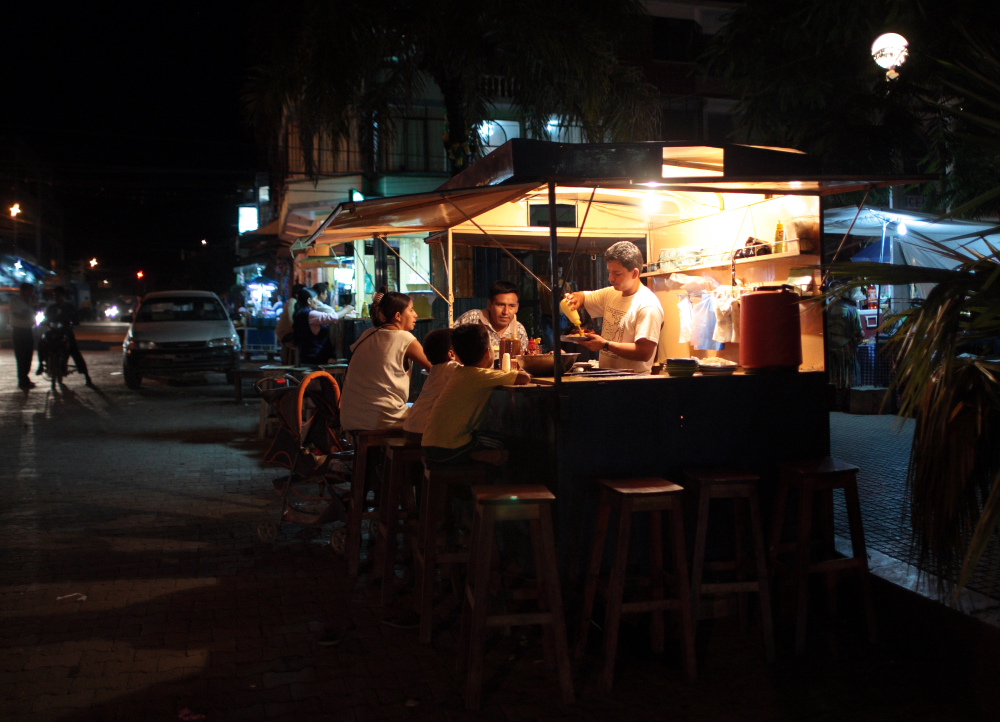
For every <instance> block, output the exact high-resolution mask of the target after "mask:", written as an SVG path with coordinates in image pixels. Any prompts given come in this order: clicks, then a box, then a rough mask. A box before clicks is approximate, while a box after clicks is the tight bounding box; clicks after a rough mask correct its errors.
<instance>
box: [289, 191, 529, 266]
mask: <svg viewBox="0 0 1000 722" xmlns="http://www.w3.org/2000/svg"><path fill="white" fill-rule="evenodd" d="M538 187H539V184H538V183H536V182H532V183H518V184H512V185H499V186H489V187H486V188H458V189H449V190H436V191H431V192H429V193H414V194H412V195H405V196H393V197H389V198H372V199H371V200H366V201H360V202H348V203H341V204H340V205H339V206H337V208H336V210H335V211H334V212H333V213H332V214H331V215H330V217H329V218H327V220H326V221H324V222H323V223H322V224H321V225H320V227H319V229H317V230H316V231H315V232H314V233H313V234H312V235H311V236H310V237H309V238H307V239H305V240H304V241H299V242H297V243H296V244H295V246H293V251H294V250H302V249H303V248H308V247H309V246H310V245H313V244H314V243H316V244H321V245H331V244H335V243H343V242H345V241H354V240H360V239H363V238H371V237H373V236H376V235H398V234H404V233H436V232H440V231H445V230H448V229H449V228H451V227H452V226H456V225H458V224H459V223H462V222H464V221H466V220H468V218H475V217H476V216H477V215H479V214H481V213H485V212H486V211H488V210H491V209H493V208H496V207H497V206H499V205H502V204H504V203H509V202H510V201H516V200H520V199H521V198H523V197H524V196H525V195H527V194H528V193H530V192H531V191H533V190H535V189H536V188H538Z"/></svg>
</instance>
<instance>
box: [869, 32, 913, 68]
mask: <svg viewBox="0 0 1000 722" xmlns="http://www.w3.org/2000/svg"><path fill="white" fill-rule="evenodd" d="M908 46H909V43H908V42H907V41H906V38H904V37H903V36H902V35H898V34H897V33H885V34H884V35H879V36H878V37H877V38H875V42H874V43H872V58H873V59H874V60H875V62H876V63H877V64H878V65H879V66H880V67H883V68H885V69H886V70H892V69H893V68H895V67H897V66H898V65H902V63H903V61H904V60H906V54H907V50H906V49H907V47H908Z"/></svg>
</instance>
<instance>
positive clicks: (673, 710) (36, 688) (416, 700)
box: [0, 350, 996, 722]
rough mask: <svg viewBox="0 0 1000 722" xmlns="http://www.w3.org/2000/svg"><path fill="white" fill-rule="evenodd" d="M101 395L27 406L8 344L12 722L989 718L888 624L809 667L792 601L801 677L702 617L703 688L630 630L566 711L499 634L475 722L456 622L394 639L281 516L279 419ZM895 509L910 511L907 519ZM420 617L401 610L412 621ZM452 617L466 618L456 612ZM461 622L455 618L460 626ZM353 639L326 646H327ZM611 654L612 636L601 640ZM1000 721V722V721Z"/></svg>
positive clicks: (5, 435) (4, 365) (969, 684)
mask: <svg viewBox="0 0 1000 722" xmlns="http://www.w3.org/2000/svg"><path fill="white" fill-rule="evenodd" d="M85 354H86V357H87V360H88V364H90V367H91V373H92V376H93V378H94V381H95V383H96V385H97V389H96V390H92V389H88V388H86V387H85V386H84V385H83V383H82V379H78V378H76V377H70V378H69V380H68V387H67V389H66V390H64V391H55V392H53V391H50V390H49V389H47V388H45V387H42V386H41V385H40V386H39V388H38V389H35V390H33V391H32V392H30V393H29V394H27V395H25V394H22V393H21V392H20V391H17V390H16V382H15V374H14V368H13V362H14V360H13V353H12V352H11V351H9V350H0V452H2V468H0V719H2V720H8V719H9V720H32V721H35V720H38V721H44V720H61V721H65V722H83V721H90V720H100V721H102V722H103V721H104V720H122V721H126V720H127V721H129V722H138V721H142V720H149V721H159V720H164V721H165V720H177V719H186V718H187V719H190V718H196V717H197V715H204V716H205V719H207V720H210V721H215V720H289V721H291V720H295V721H296V722H298V721H300V720H337V721H340V720H358V721H362V720H365V721H378V720H386V721H389V720H421V719H425V720H475V719H483V720H550V721H554V720H619V719H628V720H636V721H642V720H662V719H671V720H703V721H705V722H708V721H716V720H719V721H726V720H749V721H750V722H753V721H757V720H759V721H761V722H764V721H771V720H804V719H805V720H830V721H833V720H964V719H969V720H973V719H986V718H989V713H990V712H991V711H995V710H993V709H990V710H984V709H983V708H982V705H983V704H984V703H986V702H984V699H983V696H982V695H981V694H980V690H979V689H978V687H977V685H978V682H977V680H976V679H975V678H974V677H973V676H971V675H970V674H968V669H967V668H966V667H965V666H964V665H963V663H962V660H961V659H953V658H951V657H949V656H948V650H942V649H940V648H933V649H929V648H927V647H925V646H924V639H923V638H922V637H909V636H908V633H909V632H908V630H910V629H911V628H912V627H911V626H907V625H904V624H902V623H901V622H900V620H898V619H895V618H894V617H896V616H899V615H898V610H896V609H892V608H887V607H885V606H883V607H880V610H879V611H880V620H884V624H883V640H882V643H881V644H880V645H876V646H869V645H867V644H866V643H864V642H863V640H861V639H860V638H859V636H858V635H856V634H855V632H854V627H855V624H854V622H855V617H854V616H852V612H853V610H852V609H851V608H850V605H849V604H848V605H847V608H846V609H845V610H844V615H843V619H842V620H834V619H827V618H825V617H824V616H823V615H819V614H818V615H816V625H815V628H814V629H813V630H812V648H811V653H810V654H809V656H807V657H806V658H804V659H801V660H796V659H794V658H792V656H791V654H790V649H791V639H790V632H791V629H790V627H789V625H788V623H787V620H786V619H785V616H784V615H785V612H786V611H787V598H786V597H779V599H780V600H782V601H781V602H780V603H779V620H778V626H779V631H780V639H779V643H780V644H779V653H780V658H779V661H778V662H777V663H775V664H771V665H768V664H766V663H765V662H764V660H763V652H762V648H761V645H760V643H759V641H758V637H757V630H756V628H755V627H751V628H750V629H749V630H748V631H747V633H746V634H743V633H741V632H740V630H739V628H738V625H737V624H736V622H735V620H734V619H724V620H719V621H716V622H703V623H702V625H701V627H700V630H699V635H700V637H699V655H700V658H699V662H700V670H699V679H698V681H696V682H693V683H689V682H686V681H684V679H683V675H682V673H681V668H680V663H679V659H678V658H677V655H676V650H675V648H674V647H669V648H668V652H667V654H666V655H664V656H663V657H662V658H661V657H657V656H653V655H651V654H649V653H648V652H647V651H645V648H644V643H645V641H646V640H645V630H644V628H643V627H642V626H641V625H638V624H637V625H634V626H633V625H629V626H627V627H626V628H625V629H624V637H625V639H624V641H623V650H622V662H621V664H620V666H619V672H618V677H617V682H616V687H615V690H614V692H613V694H612V695H610V696H609V697H607V698H599V697H596V696H595V695H594V694H593V692H592V688H593V684H592V682H593V674H594V672H595V669H594V667H595V665H594V652H596V650H591V656H588V658H587V659H585V660H584V662H583V663H582V664H581V666H580V669H579V670H578V674H577V677H576V681H577V689H578V691H579V698H580V701H578V702H577V703H576V704H573V705H563V704H561V703H559V702H558V694H557V693H556V687H555V685H554V684H553V682H552V676H551V675H550V674H549V673H548V671H547V670H545V669H544V668H543V665H542V664H541V662H540V661H539V659H538V656H539V655H538V653H539V644H538V639H537V637H535V636H534V635H528V636H524V637H522V636H520V635H519V634H518V633H517V632H516V631H515V633H514V635H513V636H511V637H507V638H504V637H501V638H500V639H499V641H498V642H497V643H496V644H495V646H493V647H492V649H491V652H490V659H489V662H488V671H489V673H490V674H491V676H492V675H493V674H495V673H496V672H497V670H498V669H499V670H500V677H499V681H497V682H495V683H493V684H491V685H490V686H489V687H488V688H487V690H486V694H485V697H484V700H485V701H484V707H483V711H482V713H481V714H479V715H470V714H468V713H466V712H465V711H464V710H463V708H462V694H461V685H460V680H459V679H458V678H457V677H456V676H455V674H454V671H453V670H454V661H455V645H456V636H457V629H456V627H457V624H456V620H455V617H454V614H452V613H449V612H448V610H447V609H446V611H445V613H444V614H443V615H442V620H441V625H440V630H439V633H438V635H437V636H436V638H435V642H434V644H433V645H427V646H425V645H421V644H419V642H418V641H417V638H416V633H415V632H412V631H404V630H398V629H394V628H391V627H388V626H386V625H384V624H381V623H380V619H381V618H382V616H384V615H385V614H386V613H387V612H388V611H391V610H385V609H382V608H380V607H379V606H378V604H377V600H378V589H377V587H376V586H374V585H372V584H370V583H369V582H368V580H367V579H364V578H362V579H361V580H359V581H357V582H353V581H351V580H349V579H348V578H347V575H346V565H345V563H344V560H343V558H342V557H339V556H337V555H336V554H335V553H334V552H333V551H332V550H331V549H330V547H329V545H328V544H326V543H325V540H326V537H328V536H329V528H326V529H325V530H324V532H325V536H315V535H313V534H312V533H311V531H312V530H308V529H306V530H303V529H301V528H289V527H286V529H285V531H284V533H283V535H282V537H281V538H280V539H279V540H278V542H276V543H275V544H273V545H265V544H262V543H261V542H260V541H259V540H258V539H257V537H256V524H257V522H259V521H260V520H262V519H265V518H275V516H276V514H277V511H278V503H277V502H278V500H277V497H276V496H275V494H274V491H273V488H272V486H271V479H272V478H273V477H275V476H277V475H279V473H280V471H279V470H275V469H270V468H267V467H265V466H264V465H263V464H262V462H261V457H262V454H263V448H262V447H261V445H260V443H259V442H258V441H257V439H256V422H257V417H258V410H259V406H258V403H257V401H256V400H255V399H253V398H252V395H248V397H247V398H246V399H245V403H244V404H243V405H237V404H236V403H234V401H233V391H232V386H229V385H226V384H225V382H224V379H223V378H222V376H209V377H207V378H206V379H205V380H202V381H192V382H190V383H185V384H166V383H162V382H157V381H148V382H144V385H143V388H142V389H141V390H140V391H138V392H131V391H127V390H126V389H125V386H124V383H123V382H122V380H121V376H120V375H118V372H119V371H120V368H119V365H120V353H117V352H114V351H109V352H97V351H91V352H85ZM887 513H888V512H887ZM407 601H408V597H405V596H404V597H403V598H402V600H401V604H403V603H405V602H407ZM446 606H447V605H446ZM453 608H454V605H452V609H453ZM327 628H339V629H344V630H345V631H346V632H347V635H346V638H345V639H344V641H342V642H341V643H340V644H339V645H337V646H333V647H322V646H320V645H318V644H317V640H318V639H319V637H320V634H321V633H322V631H323V630H324V629H327ZM595 636H596V635H595ZM993 718H996V717H993Z"/></svg>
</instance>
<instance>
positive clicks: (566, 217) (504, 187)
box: [293, 139, 926, 577]
mask: <svg viewBox="0 0 1000 722" xmlns="http://www.w3.org/2000/svg"><path fill="white" fill-rule="evenodd" d="M922 180H926V179H924V178H901V177H875V178H872V177H867V178H856V177H845V176H836V177H833V176H824V175H822V174H820V173H818V172H817V171H816V168H815V167H814V163H813V160H812V159H811V158H809V157H808V156H806V155H804V154H802V153H799V152H797V151H793V150H788V149H776V148H760V147H751V146H740V145H713V146H709V145H698V146H695V145H690V144H681V143H670V142H650V143H624V144H600V145H569V144H556V143H548V142H543V141H533V140H520V139H519V140H513V141H510V142H509V143H507V144H505V145H504V146H502V147H501V148H499V149H497V150H496V151H494V152H493V153H491V154H490V155H488V156H487V157H485V158H484V159H482V160H481V161H479V162H477V163H476V164H475V165H473V166H471V167H470V168H468V169H467V170H465V171H464V172H462V173H460V174H459V175H457V176H455V177H454V178H452V179H451V180H450V181H448V182H447V183H446V184H445V185H443V186H442V187H441V188H439V189H438V190H437V191H434V192H431V193H421V194H415V195H409V196H398V197H392V198H381V199H372V200H368V201H364V202H360V203H345V204H342V205H341V206H339V207H338V208H337V209H336V210H335V211H334V213H333V214H331V216H330V218H328V219H327V220H326V221H325V222H324V223H323V224H321V225H320V227H319V229H318V230H317V231H316V232H315V233H314V234H313V235H312V236H311V237H310V238H309V239H307V240H306V241H305V242H303V243H302V244H300V248H303V249H304V248H308V247H310V246H312V245H314V244H333V243H340V242H344V241H346V240H351V239H357V238H363V237H376V238H379V237H384V236H385V235H392V234H396V233H409V234H412V233H417V232H424V233H427V234H428V240H429V242H430V243H434V244H438V245H439V247H440V251H441V253H440V256H441V259H442V265H443V268H444V271H445V279H444V281H445V283H444V284H442V286H441V287H438V288H436V289H435V290H436V291H437V292H438V293H439V294H440V295H441V297H442V298H444V299H445V301H447V302H448V304H449V309H450V308H451V305H452V304H453V303H454V294H453V283H452V277H453V273H452V272H451V270H452V268H453V263H452V261H453V258H454V248H455V246H456V245H457V244H476V245H495V246H497V247H499V248H501V249H504V250H508V251H509V249H512V248H536V249H547V250H548V252H549V258H550V263H549V268H550V269H551V271H552V272H551V274H550V277H549V278H546V279H541V278H537V277H535V278H536V280H537V282H538V283H539V284H540V285H542V286H544V287H545V288H548V289H551V288H553V287H556V286H557V278H556V266H557V263H556V261H555V259H556V257H557V254H558V253H559V252H561V251H570V252H579V251H581V250H583V249H587V253H590V254H599V253H602V252H603V251H604V249H606V248H607V247H608V246H610V245H611V244H612V243H614V242H616V241H619V240H630V241H632V242H634V243H635V244H636V245H637V246H638V247H639V248H640V250H642V251H643V254H644V257H645V259H646V261H647V264H646V269H645V271H644V273H643V274H642V275H643V276H644V277H645V282H646V283H647V285H648V286H649V287H650V288H651V289H652V290H653V291H654V292H655V293H656V295H657V297H658V298H659V299H660V301H661V303H662V305H663V308H664V326H663V329H662V333H661V337H660V345H659V350H658V354H657V358H658V360H660V361H663V360H665V359H667V358H672V357H690V356H695V357H699V358H707V357H721V358H723V359H727V360H731V361H737V360H739V358H740V338H739V337H738V336H734V337H731V338H730V339H729V340H728V341H727V342H725V343H719V344H718V345H717V346H714V347H711V348H705V347H704V345H705V344H700V345H699V344H698V343H696V342H695V341H694V340H693V339H692V338H691V335H690V333H688V334H687V336H685V333H684V332H685V328H684V327H685V320H684V317H683V315H682V314H683V306H684V302H685V301H686V300H688V299H685V298H684V296H685V295H689V294H691V293H692V289H698V290H700V291H701V292H702V293H715V292H716V291H718V292H720V293H728V294H730V296H732V295H735V296H737V297H739V296H742V295H743V294H746V293H753V292H755V291H756V290H757V289H759V288H760V287H763V286H772V285H775V284H779V285H780V284H792V285H793V286H794V288H795V290H796V291H797V292H799V293H801V294H803V295H811V294H818V293H819V285H820V282H821V279H820V277H819V271H818V269H817V266H818V264H819V263H820V261H821V259H823V258H824V249H823V248H822V238H823V236H822V207H823V202H824V198H825V197H826V196H829V195H832V194H837V193H844V192H849V191H859V190H868V189H872V188H876V187H881V186H888V185H900V184H909V183H914V182H919V181H922ZM294 250H295V249H294V248H293V251H294ZM525 272H527V273H531V271H530V270H529V269H527V268H525ZM532 275H534V274H532ZM557 302H558V299H557V298H553V309H552V314H553V316H554V317H555V316H558V313H559V311H558V309H557V308H556V307H555V306H556V304H557ZM820 309H821V307H820V306H817V305H813V304H800V306H799V313H800V319H799V321H800V323H799V324H798V328H799V331H797V332H796V333H797V334H798V338H796V339H794V342H795V344H796V345H797V346H799V347H800V348H801V363H800V364H799V366H798V368H797V369H795V368H792V369H791V370H788V369H784V370H783V371H782V372H774V373H753V374H750V373H735V374H733V375H707V374H706V375H699V376H693V377H688V378H678V377H674V376H665V375H654V376H635V375H630V374H625V373H623V374H622V375H620V376H607V375H595V376H592V377H590V376H587V375H586V374H583V375H575V376H564V375H563V373H562V372H561V370H560V369H561V364H560V359H559V357H560V355H561V353H562V348H561V347H560V346H559V345H557V346H556V348H555V349H554V353H555V355H556V362H555V364H554V367H555V371H554V375H553V377H552V378H550V379H537V380H536V382H537V383H536V384H534V385H531V386H527V387H511V388H505V389H500V390H497V391H496V392H495V393H494V396H493V398H492V400H491V405H490V407H489V414H490V419H489V423H490V424H491V425H492V426H493V428H494V429H496V430H499V431H502V432H504V433H506V434H507V435H508V437H509V438H510V440H511V451H512V456H511V458H512V464H513V465H514V467H515V471H514V472H512V473H514V474H516V475H517V477H518V478H519V479H525V477H526V475H527V476H530V477H534V480H536V481H539V482H542V483H545V484H547V485H548V486H549V487H550V488H551V489H552V490H553V491H554V492H555V493H556V495H557V498H558V499H559V505H558V523H559V528H560V534H559V536H560V540H561V554H562V556H563V564H564V570H565V571H566V572H567V573H568V574H569V575H570V576H572V577H577V576H578V575H579V572H580V563H581V554H585V553H586V550H587V549H588V546H587V540H588V539H589V536H590V530H591V529H592V518H591V516H592V506H593V502H592V499H591V496H590V489H591V487H592V484H591V483H590V482H591V481H592V480H593V479H594V478H597V477H600V476H602V475H604V476H647V475H657V476H667V477H668V478H675V479H676V478H679V473H680V470H681V469H682V468H683V467H685V466H697V465H714V464H726V463H739V464H742V465H744V466H747V467H750V468H754V469H757V470H759V471H761V472H763V473H764V474H770V473H771V472H773V471H774V468H775V466H776V464H777V463H778V462H780V461H782V460H786V459H791V458H796V457H808V456H817V455H819V456H822V455H826V454H828V453H829V417H828V386H827V381H826V375H825V366H824V363H825V361H824V356H825V353H824V340H823V325H824V324H823V315H822V312H821V310H820ZM448 320H449V322H450V321H451V320H452V318H451V313H449V319H448ZM518 464H520V467H518Z"/></svg>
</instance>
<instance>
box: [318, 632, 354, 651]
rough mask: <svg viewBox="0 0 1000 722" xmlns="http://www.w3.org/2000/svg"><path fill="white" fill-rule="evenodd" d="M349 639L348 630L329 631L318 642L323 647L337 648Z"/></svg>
mask: <svg viewBox="0 0 1000 722" xmlns="http://www.w3.org/2000/svg"><path fill="white" fill-rule="evenodd" d="M345 639H347V629H346V628H344V629H328V630H326V631H325V632H323V636H321V637H320V638H319V640H318V642H317V644H319V646H321V647H335V646H337V645H338V644H340V643H341V642H343V641H344V640H345Z"/></svg>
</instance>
